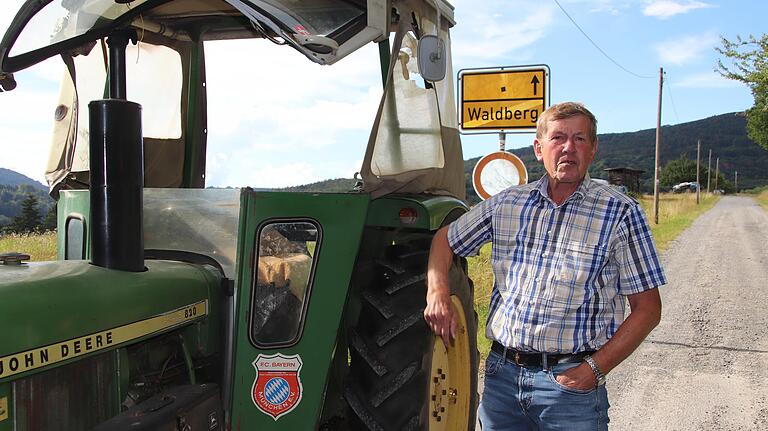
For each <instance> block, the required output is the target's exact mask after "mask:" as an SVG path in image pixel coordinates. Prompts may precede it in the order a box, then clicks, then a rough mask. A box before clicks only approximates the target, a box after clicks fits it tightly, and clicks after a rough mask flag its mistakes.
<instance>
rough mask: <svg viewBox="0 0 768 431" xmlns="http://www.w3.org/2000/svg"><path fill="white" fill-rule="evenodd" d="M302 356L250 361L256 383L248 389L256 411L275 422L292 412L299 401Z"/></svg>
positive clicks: (264, 358) (281, 356) (301, 390)
mask: <svg viewBox="0 0 768 431" xmlns="http://www.w3.org/2000/svg"><path fill="white" fill-rule="evenodd" d="M301 365H302V362H301V357H300V356H299V355H293V356H285V355H283V354H280V353H278V354H276V355H269V356H267V355H259V356H257V357H256V360H255V361H253V366H254V367H255V368H256V380H255V381H254V382H253V388H252V389H251V398H253V403H254V404H256V407H258V409H259V410H261V411H262V412H263V413H264V414H266V415H269V416H272V418H273V419H274V420H277V419H278V418H279V417H280V416H282V415H284V414H286V413H289V412H290V411H291V410H293V409H295V408H296V406H298V405H299V402H301V393H302V392H303V388H302V386H301V379H300V378H299V371H301Z"/></svg>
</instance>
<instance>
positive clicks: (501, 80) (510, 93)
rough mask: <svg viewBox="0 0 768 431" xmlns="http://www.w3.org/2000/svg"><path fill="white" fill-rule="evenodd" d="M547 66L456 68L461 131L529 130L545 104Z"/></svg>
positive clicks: (509, 131)
mask: <svg viewBox="0 0 768 431" xmlns="http://www.w3.org/2000/svg"><path fill="white" fill-rule="evenodd" d="M549 75H550V73H549V66H547V65H543V64H542V65H532V66H514V67H497V68H491V69H462V70H460V71H459V80H458V87H459V88H458V91H459V113H458V114H459V115H458V116H459V129H460V130H461V132H462V133H530V132H535V131H536V120H538V118H539V114H541V113H542V112H543V111H544V110H545V109H546V108H547V107H548V106H549V78H550V76H549Z"/></svg>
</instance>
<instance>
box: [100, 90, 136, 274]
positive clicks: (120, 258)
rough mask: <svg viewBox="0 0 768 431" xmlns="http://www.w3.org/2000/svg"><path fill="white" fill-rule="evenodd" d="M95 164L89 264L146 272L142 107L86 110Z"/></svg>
mask: <svg viewBox="0 0 768 431" xmlns="http://www.w3.org/2000/svg"><path fill="white" fill-rule="evenodd" d="M88 113H89V120H90V161H91V187H90V192H91V263H93V264H94V265H98V266H101V267H104V268H109V269H118V270H121V271H132V272H140V271H144V233H143V232H144V229H143V222H142V218H143V195H142V193H143V186H144V155H143V152H144V149H143V141H142V131H141V105H139V104H138V103H134V102H129V101H127V100H120V99H106V100H95V101H93V102H91V103H89V104H88Z"/></svg>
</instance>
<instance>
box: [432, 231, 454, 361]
mask: <svg viewBox="0 0 768 431" xmlns="http://www.w3.org/2000/svg"><path fill="white" fill-rule="evenodd" d="M452 261H453V250H451V247H450V245H449V244H448V228H447V227H444V228H441V229H440V230H438V231H437V233H435V236H434V238H432V247H431V248H430V249H429V263H428V265H427V307H426V308H425V309H424V320H426V321H427V325H428V326H429V328H430V329H431V330H432V332H434V333H435V335H439V336H440V337H442V338H443V343H444V344H445V347H448V344H449V343H450V342H451V340H453V339H454V338H456V326H457V324H456V311H455V310H454V309H453V303H452V302H451V283H450V279H449V277H448V272H449V271H450V269H451V262H452Z"/></svg>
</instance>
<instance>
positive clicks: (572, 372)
mask: <svg viewBox="0 0 768 431" xmlns="http://www.w3.org/2000/svg"><path fill="white" fill-rule="evenodd" d="M555 380H557V383H560V384H561V385H563V386H565V387H566V388H571V389H576V390H579V391H588V390H590V389H594V388H595V387H596V386H597V379H596V378H595V373H593V372H592V368H590V367H589V365H587V363H586V362H582V363H581V364H580V365H579V366H578V367H573V368H569V369H567V370H565V372H563V373H562V374H558V375H557V377H555Z"/></svg>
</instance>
